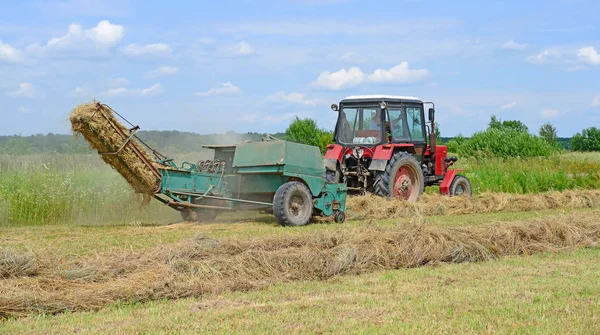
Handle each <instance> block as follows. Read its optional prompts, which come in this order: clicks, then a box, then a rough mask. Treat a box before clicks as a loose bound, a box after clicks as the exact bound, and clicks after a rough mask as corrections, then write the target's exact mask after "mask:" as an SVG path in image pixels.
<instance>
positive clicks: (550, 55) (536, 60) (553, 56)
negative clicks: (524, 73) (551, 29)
mask: <svg viewBox="0 0 600 335" xmlns="http://www.w3.org/2000/svg"><path fill="white" fill-rule="evenodd" d="M561 56H562V55H561V53H560V51H558V50H557V49H545V50H542V51H540V52H539V53H538V54H536V55H533V56H529V57H527V62H529V63H531V64H536V65H541V64H548V63H551V62H553V61H555V60H557V59H559V58H560V57H561Z"/></svg>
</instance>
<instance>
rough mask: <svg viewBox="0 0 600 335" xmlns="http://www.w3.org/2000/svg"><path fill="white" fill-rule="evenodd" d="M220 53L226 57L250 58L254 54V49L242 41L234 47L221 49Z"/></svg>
mask: <svg viewBox="0 0 600 335" xmlns="http://www.w3.org/2000/svg"><path fill="white" fill-rule="evenodd" d="M221 53H222V54H223V55H225V56H226V57H250V56H252V55H254V54H256V49H254V47H253V46H252V45H250V43H248V42H245V41H242V42H239V43H237V44H235V45H234V46H231V47H228V48H225V49H221Z"/></svg>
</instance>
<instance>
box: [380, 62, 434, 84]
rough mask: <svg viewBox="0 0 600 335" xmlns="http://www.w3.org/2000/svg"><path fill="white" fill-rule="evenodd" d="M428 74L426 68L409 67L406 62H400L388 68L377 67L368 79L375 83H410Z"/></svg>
mask: <svg viewBox="0 0 600 335" xmlns="http://www.w3.org/2000/svg"><path fill="white" fill-rule="evenodd" d="M427 76H429V71H428V70H426V69H410V68H409V66H408V62H402V63H400V64H398V65H396V66H394V67H392V68H391V69H389V70H384V69H377V70H375V71H374V72H373V73H372V74H371V75H369V77H368V79H369V80H370V81H372V82H376V83H385V82H389V83H411V82H415V81H419V80H421V79H423V78H425V77H427Z"/></svg>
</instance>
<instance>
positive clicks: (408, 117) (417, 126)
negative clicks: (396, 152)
mask: <svg viewBox="0 0 600 335" xmlns="http://www.w3.org/2000/svg"><path fill="white" fill-rule="evenodd" d="M387 112H388V120H390V128H391V133H392V140H393V141H400V142H404V141H406V142H413V141H414V142H419V141H424V140H425V134H424V130H423V113H422V112H421V107H405V108H394V107H390V108H389V109H388V110H387Z"/></svg>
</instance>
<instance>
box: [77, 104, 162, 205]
mask: <svg viewBox="0 0 600 335" xmlns="http://www.w3.org/2000/svg"><path fill="white" fill-rule="evenodd" d="M69 120H70V121H71V128H72V130H73V132H74V133H75V134H76V135H78V134H81V135H83V137H84V138H85V139H86V140H87V141H88V143H89V144H90V146H91V147H92V148H93V149H95V150H96V151H98V153H99V154H102V155H101V157H102V160H104V162H106V163H107V164H109V165H110V166H112V167H113V168H114V169H115V170H117V172H119V173H120V174H121V175H122V176H123V177H124V178H125V179H126V180H127V182H128V183H129V184H130V185H131V186H132V187H133V189H134V190H135V191H136V192H138V193H142V194H147V195H152V194H154V191H155V190H156V189H157V188H158V186H159V182H160V180H159V179H158V178H157V176H156V175H155V174H154V172H153V171H152V169H151V168H150V167H149V166H147V165H146V164H145V163H144V161H143V160H142V158H141V157H140V156H139V155H138V154H136V153H135V151H134V147H135V148H137V149H139V152H140V153H141V155H142V156H143V157H144V158H145V159H146V160H147V161H148V162H152V164H154V163H153V162H154V159H153V158H152V157H150V155H148V153H147V152H146V151H145V150H143V148H142V146H141V145H140V143H139V142H138V141H137V140H136V138H135V137H133V138H131V140H130V141H129V142H128V143H127V145H125V146H124V147H123V145H124V144H125V142H126V140H127V138H128V137H129V135H130V131H129V129H127V128H126V127H125V126H123V125H122V124H121V123H120V122H119V121H118V120H117V118H116V117H115V115H114V113H113V112H112V110H111V109H110V108H109V107H108V106H106V105H103V104H101V103H99V102H96V101H92V102H89V103H85V104H81V105H79V106H77V107H75V108H74V109H73V111H72V112H71V115H70V116H69ZM115 127H117V128H118V129H115ZM117 130H120V131H121V132H122V133H123V134H126V137H124V136H122V135H120V134H119V133H118V131H117ZM121 147H123V149H122V150H121V151H120V152H119V153H118V154H108V155H107V154H106V153H109V152H116V151H118V150H119V149H120V148H121Z"/></svg>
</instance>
